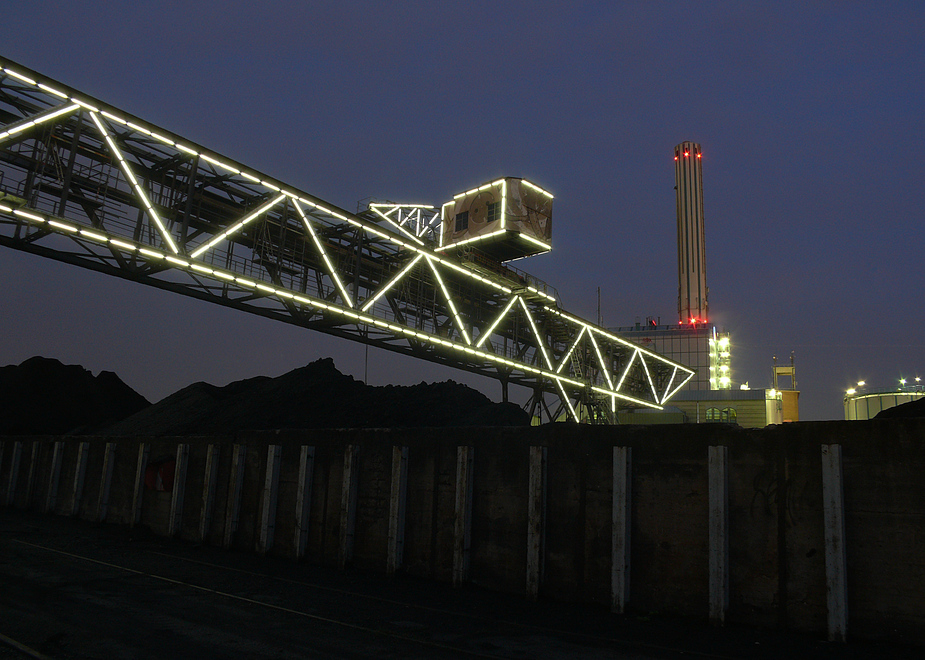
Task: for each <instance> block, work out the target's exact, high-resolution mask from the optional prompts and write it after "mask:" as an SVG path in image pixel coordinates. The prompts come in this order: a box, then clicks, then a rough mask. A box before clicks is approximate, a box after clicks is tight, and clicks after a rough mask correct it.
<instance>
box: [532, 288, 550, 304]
mask: <svg viewBox="0 0 925 660" xmlns="http://www.w3.org/2000/svg"><path fill="white" fill-rule="evenodd" d="M527 291H532V292H533V293H535V294H536V295H538V296H542V297H543V298H545V299H546V300H548V301H550V302H556V298H555V296H551V295H549V294H548V293H545V292H543V291H540V290H539V289H537V288H536V287H533V286H528V287H527Z"/></svg>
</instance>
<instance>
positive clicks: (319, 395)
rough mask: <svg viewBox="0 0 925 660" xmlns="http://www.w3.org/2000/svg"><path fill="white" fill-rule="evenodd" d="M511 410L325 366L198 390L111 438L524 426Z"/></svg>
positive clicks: (459, 391)
mask: <svg viewBox="0 0 925 660" xmlns="http://www.w3.org/2000/svg"><path fill="white" fill-rule="evenodd" d="M529 423H530V416H529V415H528V414H527V413H526V412H524V411H523V410H521V409H520V407H518V406H516V405H514V404H512V403H493V402H492V401H491V400H490V399H489V398H488V397H486V396H485V395H484V394H482V393H481V392H478V391H476V390H473V389H472V388H470V387H467V386H465V385H461V384H459V383H455V382H453V381H452V380H449V381H446V382H442V383H429V384H428V383H420V384H419V385H412V386H409V387H404V386H395V385H387V386H385V387H371V386H368V385H366V384H365V383H362V382H360V381H357V380H354V379H353V378H352V377H351V376H347V375H344V374H342V373H341V372H340V371H338V370H337V369H336V368H335V366H334V361H333V360H331V359H330V358H325V359H322V360H318V361H316V362H312V363H311V364H309V365H307V366H305V367H301V368H299V369H294V370H293V371H290V372H289V373H287V374H284V375H282V376H279V377H277V378H268V377H265V376H259V377H256V378H249V379H247V380H242V381H238V382H235V383H231V384H229V385H226V386H225V387H215V386H214V385H209V384H207V383H195V384H193V385H190V386H189V387H186V388H184V389H182V390H180V391H179V392H176V393H175V394H172V395H170V396H169V397H167V398H166V399H164V400H162V401H160V402H158V403H157V404H155V405H153V406H151V407H149V408H146V409H144V410H142V411H140V412H138V413H136V414H135V415H132V416H131V417H129V418H128V419H125V420H123V421H121V422H119V423H117V424H113V425H111V426H109V427H108V428H106V429H104V430H103V433H104V434H106V435H139V434H143V435H208V434H223V433H234V432H236V431H253V430H272V429H319V428H408V427H445V426H526V425H529Z"/></svg>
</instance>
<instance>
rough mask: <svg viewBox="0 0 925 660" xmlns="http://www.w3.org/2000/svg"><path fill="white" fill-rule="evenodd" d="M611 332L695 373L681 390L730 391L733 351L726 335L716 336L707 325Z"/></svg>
mask: <svg viewBox="0 0 925 660" xmlns="http://www.w3.org/2000/svg"><path fill="white" fill-rule="evenodd" d="M612 330H613V332H616V333H617V334H619V335H621V336H622V337H625V338H626V339H629V340H630V341H632V342H635V343H637V344H639V345H640V346H643V347H645V348H648V349H650V350H653V351H655V352H656V353H658V354H659V355H664V356H665V357H666V358H668V359H669V360H674V361H675V362H680V363H681V364H683V365H684V366H686V367H690V368H691V369H694V370H695V371H696V372H697V373H696V374H694V377H693V378H692V379H691V380H690V381H688V383H687V385H685V386H684V390H700V391H702V390H728V389H731V388H732V355H731V351H732V347H731V343H730V337H729V333H728V332H717V331H716V328H714V327H713V326H710V325H708V324H697V323H693V324H692V323H687V324H680V323H679V324H678V325H657V324H653V323H652V322H648V323H646V325H642V324H640V323H637V324H636V325H635V326H627V327H622V328H612Z"/></svg>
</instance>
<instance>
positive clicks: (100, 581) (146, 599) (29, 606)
mask: <svg viewBox="0 0 925 660" xmlns="http://www.w3.org/2000/svg"><path fill="white" fill-rule="evenodd" d="M17 645H18V646H19V647H20V648H21V649H25V651H26V652H25V653H24V652H23V651H22V650H20V651H17V650H14V649H15V647H16V646H17ZM29 653H31V655H32V657H51V658H107V659H109V658H167V657H169V658H369V657H376V658H458V657H473V656H474V657H487V658H550V659H553V658H588V659H592V658H638V659H650V658H679V657H682V656H683V657H691V656H694V657H704V658H780V657H787V656H792V657H815V658H872V657H883V658H887V657H889V658H897V657H910V658H911V657H921V649H919V653H915V652H913V651H912V650H910V649H904V648H901V647H887V646H884V645H864V644H858V643H852V644H849V645H838V644H829V643H827V642H825V641H822V640H820V639H818V638H816V637H813V636H803V635H793V634H789V635H781V634H778V633H775V632H767V631H765V632H761V631H752V630H745V629H740V628H734V627H727V628H713V627H710V626H707V625H703V624H701V623H698V622H690V621H679V620H670V619H664V618H650V617H633V616H625V617H619V616H613V615H611V614H610V613H609V612H607V611H605V610H603V609H602V608H593V607H579V606H571V605H562V604H556V603H548V602H541V603H530V602H527V601H525V600H524V599H522V598H518V597H513V596H505V595H498V594H493V593H490V592H486V591H482V590H477V589H453V588H452V587H450V586H448V585H443V584H434V583H431V582H425V581H420V580H414V579H410V578H403V577H398V578H395V579H388V578H386V577H384V576H380V575H370V574H365V573H360V572H354V571H348V572H346V573H340V572H337V571H333V570H330V569H321V568H318V567H313V566H308V565H305V564H297V563H295V562H291V561H286V560H282V559H275V558H265V557H259V556H256V555H250V554H244V553H237V552H225V551H222V550H219V549H215V548H209V547H203V546H195V545H191V544H188V543H184V542H181V541H174V540H170V539H163V538H159V537H155V536H153V535H150V534H148V533H146V532H144V531H139V530H134V531H132V530H129V529H127V528H122V527H115V526H111V525H94V524H91V523H87V522H83V521H77V520H72V519H67V518H61V517H55V516H43V515H39V514H32V513H23V512H19V511H11V510H6V509H4V510H0V658H14V657H28V654H29Z"/></svg>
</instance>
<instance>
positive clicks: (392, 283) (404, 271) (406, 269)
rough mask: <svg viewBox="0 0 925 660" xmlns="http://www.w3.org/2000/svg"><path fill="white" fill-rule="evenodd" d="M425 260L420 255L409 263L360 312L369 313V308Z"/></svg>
mask: <svg viewBox="0 0 925 660" xmlns="http://www.w3.org/2000/svg"><path fill="white" fill-rule="evenodd" d="M423 258H424V255H423V254H419V255H418V256H416V257H415V258H414V259H412V260H411V261H410V262H409V263H408V265H407V266H405V267H404V268H402V269H401V270H400V271H399V272H398V274H397V275H396V276H395V277H393V278H392V279H391V280H389V283H388V284H386V285H385V286H384V287H382V288H381V289H379V291H377V292H376V295H374V296H373V297H372V298H370V299H369V300H367V301H366V302H365V303H364V304H363V307H362V308H361V310H360V311H363V312H366V311H369V308H370V307H372V306H373V305H374V304H375V302H376V301H377V300H379V298H381V297H382V296H383V295H385V293H386V292H387V291H388V290H389V289H391V288H392V287H393V286H395V285H396V284H398V282H399V280H401V278H403V277H404V276H405V275H407V274H408V272H409V271H410V270H411V269H412V268H414V267H415V266H416V265H417V263H418V262H419V261H420V260H421V259H423Z"/></svg>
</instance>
